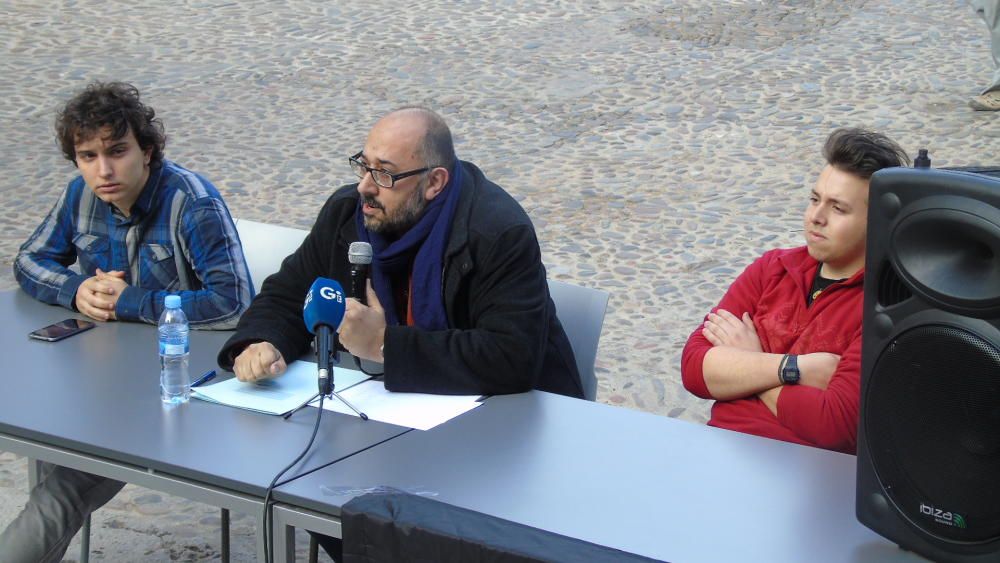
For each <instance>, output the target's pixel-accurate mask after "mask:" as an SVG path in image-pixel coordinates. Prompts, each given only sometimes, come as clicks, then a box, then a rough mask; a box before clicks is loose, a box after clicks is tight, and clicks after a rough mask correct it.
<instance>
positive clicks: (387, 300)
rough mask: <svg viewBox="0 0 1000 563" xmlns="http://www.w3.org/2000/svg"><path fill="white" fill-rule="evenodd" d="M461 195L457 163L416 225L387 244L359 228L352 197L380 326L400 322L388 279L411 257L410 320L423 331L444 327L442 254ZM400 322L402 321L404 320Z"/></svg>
mask: <svg viewBox="0 0 1000 563" xmlns="http://www.w3.org/2000/svg"><path fill="white" fill-rule="evenodd" d="M461 191H462V164H461V162H459V161H458V160H456V161H455V166H453V167H452V170H451V176H450V178H449V180H448V183H447V184H446V185H445V187H444V189H443V190H442V193H440V194H438V196H437V197H435V198H434V199H432V200H431V201H430V203H428V204H427V207H426V208H425V209H424V214H423V216H421V217H420V219H419V220H418V221H417V224H416V225H414V226H412V227H410V229H409V230H408V231H406V232H405V233H403V236H401V237H400V238H399V239H398V240H396V241H394V242H392V243H388V242H387V241H386V240H385V237H383V236H382V235H380V234H379V233H373V232H369V231H368V229H366V228H365V221H364V213H362V211H361V206H362V205H363V204H364V197H361V198H359V199H358V210H357V212H356V213H355V218H356V224H357V228H358V240H361V241H365V242H367V243H369V244H371V245H372V266H371V280H372V287H373V288H374V289H375V294H376V295H378V300H379V302H380V303H382V307H383V308H384V309H385V322H386V324H388V325H390V326H393V325H399V324H401V322H400V319H399V318H398V315H397V314H396V311H397V310H398V307H396V299H395V296H394V294H393V291H392V283H391V281H390V279H391V277H392V276H393V275H399V274H401V273H405V272H406V269H407V268H408V267H409V265H410V262H411V260H412V259H413V256H414V254H416V259H415V260H413V280H412V282H413V293H412V295H411V296H410V298H411V299H412V300H413V320H414V322H415V323H416V325H417V326H418V327H420V328H422V329H424V330H444V329H446V328H448V317H447V315H446V314H445V310H444V291H443V289H444V288H443V286H442V281H441V275H442V273H443V266H444V251H445V248H446V247H447V245H448V236H449V235H450V234H451V223H452V219H453V218H454V216H455V208H456V207H457V206H458V196H459V195H460V194H461ZM402 321H403V322H404V323H405V321H406V319H405V318H404V319H402Z"/></svg>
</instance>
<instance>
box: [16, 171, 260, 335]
mask: <svg viewBox="0 0 1000 563" xmlns="http://www.w3.org/2000/svg"><path fill="white" fill-rule="evenodd" d="M74 262H77V263H78V266H79V270H80V272H82V273H77V272H75V271H73V270H70V269H69V268H68V266H70V265H72V264H73V263H74ZM98 268H100V269H101V270H104V271H106V272H108V271H113V270H120V271H123V272H125V282H126V283H128V287H127V288H126V289H125V290H124V291H122V293H121V295H120V296H119V298H118V303H117V305H116V306H115V316H117V317H118V319H119V320H122V321H141V322H145V323H150V324H155V323H156V322H157V320H158V319H159V318H160V312H161V311H162V310H163V299H164V297H166V296H167V295H168V294H171V293H179V294H180V296H181V303H182V305H181V306H182V308H183V309H184V314H185V315H187V318H188V321H189V322H190V323H191V326H192V327H195V328H207V329H228V328H233V327H235V326H236V322H237V321H238V320H239V318H240V315H242V314H243V311H245V310H246V309H247V307H249V306H250V300H251V299H252V298H253V284H252V283H251V282H250V271H249V269H248V268H247V264H246V260H245V259H244V258H243V248H242V246H240V239H239V236H238V235H237V234H236V226H235V225H234V224H233V219H232V217H230V215H229V210H228V209H227V208H226V204H225V203H223V201H222V197H221V196H220V195H219V192H218V191H217V190H216V189H215V186H213V185H212V184H211V183H210V182H209V181H208V180H206V179H205V178H203V177H201V176H200V175H198V174H196V173H194V172H191V171H190V170H187V169H185V168H183V167H181V166H179V165H177V164H174V163H173V162H170V161H166V160H165V161H163V164H162V165H161V166H159V167H156V168H153V169H151V170H150V172H149V179H148V180H147V181H146V185H145V187H143V189H142V193H141V194H139V199H138V200H136V202H135V204H133V205H132V209H131V215H130V216H129V217H125V215H123V214H122V213H121V212H120V211H118V209H117V208H115V207H114V206H113V205H111V204H109V203H105V202H103V201H101V200H100V199H98V198H97V196H96V195H94V191H93V190H91V189H90V188H88V187H87V185H86V184H85V183H84V180H83V177H82V176H81V177H77V178H76V179H74V180H73V181H72V182H70V183H69V186H67V187H66V191H65V192H63V194H62V197H60V198H59V201H58V202H56V205H55V207H53V208H52V211H50V212H49V214H48V215H47V216H46V217H45V220H44V221H42V224H41V225H39V226H38V228H37V229H35V232H34V233H33V234H32V235H31V237H30V238H29V239H28V241H27V242H25V243H24V244H23V245H22V246H21V250H20V252H18V254H17V259H16V260H15V261H14V277H15V278H17V281H18V283H20V284H21V287H22V288H23V289H24V291H26V292H27V293H28V294H29V295H31V296H33V297H35V298H36V299H38V300H40V301H43V302H45V303H51V304H59V305H62V306H63V307H67V308H69V309H73V310H75V300H76V291H77V289H78V288H79V287H80V284H81V283H83V281H84V280H86V279H87V278H89V277H92V276H94V275H95V273H96V270H97V269H98Z"/></svg>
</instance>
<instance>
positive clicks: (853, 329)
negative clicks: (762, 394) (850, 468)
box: [681, 246, 864, 454]
mask: <svg viewBox="0 0 1000 563" xmlns="http://www.w3.org/2000/svg"><path fill="white" fill-rule="evenodd" d="M818 266H819V262H817V261H816V260H815V259H814V258H812V257H811V256H809V252H808V251H807V249H806V247H804V246H802V247H799V248H793V249H779V250H772V251H770V252H768V253H767V254H765V255H763V256H761V257H760V258H758V259H757V260H756V261H754V263H753V264H750V266H749V267H747V269H746V270H745V271H744V272H743V273H742V274H741V275H740V277H738V278H737V279H736V281H735V282H733V285H732V286H730V287H729V291H727V292H726V295H725V296H724V297H723V298H722V301H721V302H720V303H719V305H718V306H717V307H716V308H715V309H712V311H713V312H714V311H715V310H716V309H725V310H727V311H729V312H730V313H732V314H734V315H736V316H737V317H741V316H742V315H743V313H745V312H746V313H750V317H751V318H752V319H753V324H754V327H756V329H757V335H758V336H759V337H760V345H761V347H762V348H763V351H764V352H768V353H773V354H808V353H811V352H830V353H833V354H838V355H840V363H839V364H838V365H837V371H836V372H834V374H833V377H831V378H830V384H829V386H828V387H827V388H826V390H821V389H817V388H815V387H809V386H806V385H785V386H784V388H783V389H782V391H781V394H780V395H779V396H778V416H774V414H772V413H771V411H770V410H769V409H768V408H767V406H766V405H765V404H764V403H763V402H762V401H761V400H760V399H758V398H757V396H756V395H751V396H749V397H745V398H743V399H736V400H731V401H716V402H715V404H714V405H713V406H712V419H711V420H709V422H708V423H709V424H710V425H712V426H718V427H719V428H728V429H730V430H737V431H739V432H745V433H747V434H756V435H758V436H765V437H768V438H774V439H777V440H784V441H786V442H795V443H797V444H806V445H810V446H816V447H820V448H826V449H830V450H837V451H841V452H845V453H851V454H853V453H855V450H856V449H857V432H858V408H859V405H858V404H859V401H860V396H861V387H860V381H861V318H862V307H863V304H864V270H863V269H862V270H861V271H859V272H858V273H856V274H854V275H853V276H851V277H850V278H849V279H847V280H844V281H842V282H837V283H834V284H833V285H831V286H829V287H828V288H827V289H825V290H824V291H823V293H821V294H820V295H819V297H817V298H816V300H815V301H813V304H812V305H811V306H806V292H808V291H809V289H810V287H811V286H812V282H813V278H814V276H815V275H816V268H817V267H818ZM703 326H704V323H703V324H702V325H699V326H698V328H697V329H696V330H695V331H694V332H693V333H692V334H691V336H690V337H689V338H688V341H687V345H686V346H684V353H683V355H682V357H681V377H682V378H683V380H684V387H685V388H686V389H687V390H688V391H690V392H691V393H694V394H695V395H697V396H699V397H702V398H705V399H712V398H714V397H712V395H711V393H709V391H708V387H707V386H706V385H705V377H704V375H703V373H702V364H703V362H704V360H705V354H706V353H707V352H708V350H709V349H710V348H712V344H711V343H710V342H709V341H708V339H706V338H705V337H704V336H703V335H702V333H701V330H702V328H703ZM774 379H775V384H777V382H778V374H777V373H775V374H774Z"/></svg>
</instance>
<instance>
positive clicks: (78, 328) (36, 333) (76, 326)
mask: <svg viewBox="0 0 1000 563" xmlns="http://www.w3.org/2000/svg"><path fill="white" fill-rule="evenodd" d="M94 326H95V325H94V323H92V322H90V321H85V320H82V319H66V320H64V321H59V322H57V323H54V324H50V325H49V326H46V327H42V328H40V329H38V330H33V331H31V332H29V333H28V338H34V339H36V340H44V341H46V342H57V341H59V340H62V339H64V338H69V337H70V336H73V335H74V334H80V333H81V332H83V331H85V330H90V329H92V328H94Z"/></svg>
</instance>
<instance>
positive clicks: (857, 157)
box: [823, 127, 910, 180]
mask: <svg viewBox="0 0 1000 563" xmlns="http://www.w3.org/2000/svg"><path fill="white" fill-rule="evenodd" d="M823 158H825V159H826V161H827V163H829V164H830V165H831V166H833V167H834V168H837V169H840V170H843V171H844V172H848V173H850V174H854V175H855V176H857V177H859V178H864V179H865V180H867V179H869V178H871V177H872V174H874V173H876V172H878V171H879V170H881V169H883V168H891V167H893V166H906V165H907V164H909V162H910V157H908V156H906V151H904V150H903V148H902V147H900V146H899V145H898V144H896V142H895V141H893V140H892V139H890V138H889V137H886V136H885V135H883V134H881V133H875V132H873V131H868V130H867V129H861V128H857V127H845V128H841V129H837V130H836V131H834V132H833V133H830V136H829V137H827V139H826V144H825V145H824V146H823Z"/></svg>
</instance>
